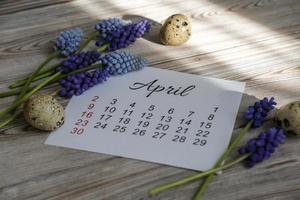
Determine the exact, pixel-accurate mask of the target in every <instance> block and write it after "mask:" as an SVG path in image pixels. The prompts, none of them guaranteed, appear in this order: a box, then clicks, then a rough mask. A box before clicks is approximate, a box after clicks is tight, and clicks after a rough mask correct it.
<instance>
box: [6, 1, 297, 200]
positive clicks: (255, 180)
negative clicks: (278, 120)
mask: <svg viewBox="0 0 300 200" xmlns="http://www.w3.org/2000/svg"><path fill="white" fill-rule="evenodd" d="M174 13H184V14H187V15H188V16H189V17H190V18H191V20H192V24H193V35H192V38H191V40H190V41H189V42H188V43H187V44H185V45H182V46H179V47H167V46H163V45H160V44H158V43H157V38H156V33H157V31H158V30H159V27H160V25H159V23H160V22H162V21H163V20H164V19H165V18H167V17H168V16H169V15H171V14H174ZM141 15H142V16H145V17H147V18H150V19H152V20H154V21H156V22H157V23H155V26H154V29H153V30H152V32H151V33H150V34H149V35H148V36H147V37H146V38H145V39H141V40H139V41H137V42H136V44H135V45H134V46H132V47H130V50H131V51H132V52H134V53H137V54H140V55H143V56H145V57H146V58H147V59H148V60H149V61H150V63H151V66H153V67H158V68H167V69H171V70H176V71H182V72H186V73H193V74H201V75H205V76H211V77H217V78H225V79H230V80H240V81H245V82H247V89H246V93H247V96H246V97H245V98H244V100H243V104H242V105H243V106H246V105H247V104H248V103H247V101H250V102H251V101H252V100H253V99H254V98H250V97H249V96H248V95H254V96H256V97H258V98H261V97H263V96H274V97H275V98H276V99H277V101H278V103H279V106H280V105H283V104H285V103H288V102H290V101H293V100H297V99H299V98H300V68H299V66H300V54H299V52H300V51H299V50H300V1H299V0H226V1H223V0H194V1H181V0H165V1H161V0H151V1H147V0H135V1H126V0H113V1H100V0H99V1H96V0H82V1H69V0H56V1H54V0H40V1H33V0H19V1H13V0H10V1H8V0H2V1H0V38H1V39H0V91H4V90H5V89H6V87H7V85H8V84H9V83H11V82H12V81H14V80H16V79H18V78H20V77H22V76H23V75H25V74H28V73H30V72H31V71H32V70H33V69H34V67H35V66H36V65H37V64H38V63H39V62H41V60H43V59H44V58H45V56H46V54H47V53H49V52H50V48H51V43H50V42H49V40H51V39H54V38H55V36H56V35H57V34H58V33H59V31H61V30H64V29H66V28H70V27H75V26H80V27H82V28H83V29H84V30H86V31H87V32H89V31H91V30H92V27H93V25H94V24H95V23H96V22H97V21H98V20H100V19H104V18H108V17H114V16H115V17H124V18H130V19H134V18H136V17H138V16H141ZM54 89H55V88H50V89H49V90H50V91H52V90H54ZM12 100H13V99H12V98H7V99H1V100H0V108H1V109H3V108H5V107H6V106H7V105H8V104H9V103H10V102H11V101H12ZM63 102H64V103H66V101H63ZM243 110H244V109H243V108H241V112H240V115H241V114H242V111H243ZM240 115H239V116H240ZM240 125H241V124H240V123H239V120H238V121H237V124H236V130H235V131H237V130H238V127H239V126H240ZM268 126H272V122H271V121H269V122H267V123H266V124H265V127H268ZM258 132H259V130H257V131H255V132H253V133H251V134H249V135H248V137H253V136H254V135H255V133H258ZM47 136H48V133H45V132H40V131H37V130H35V129H33V128H30V127H28V126H27V125H26V124H25V123H24V120H23V119H22V118H20V119H18V120H17V121H16V122H15V123H13V124H12V125H11V126H9V127H8V128H6V129H4V130H3V131H1V134H0V199H1V200H6V199H7V200H10V199H20V200H25V199H33V200H37V199H51V200H54V199H72V200H73V199H76V200H77V199H84V200H87V199H95V200H96V199H97V200H99V199H106V200H108V199H109V200H142V199H148V197H147V195H146V191H147V190H148V189H149V188H151V187H153V186H155V185H157V184H161V183H164V182H166V181H171V180H175V179H177V178H180V177H183V176H186V175H190V174H193V173H194V172H193V171H189V170H184V169H179V168H174V167H168V166H164V165H158V164H153V163H148V162H142V161H137V160H132V159H126V158H119V157H113V156H108V155H103V154H97V153H90V152H84V151H77V150H72V149H65V148H59V147H53V146H46V145H44V144H43V142H44V141H45V139H46V138H47ZM299 145H300V141H299V138H298V139H296V138H289V139H288V140H287V142H286V144H285V145H284V146H282V147H281V148H280V150H279V151H278V152H277V153H276V154H275V155H274V156H273V157H272V158H271V159H270V160H269V161H268V162H265V163H262V164H260V165H257V167H255V168H253V169H251V170H246V169H245V168H244V167H243V166H242V165H238V166H236V167H234V168H231V169H229V170H227V171H226V172H225V173H223V174H222V175H221V176H219V177H218V178H216V179H215V180H214V182H213V183H211V185H210V187H209V188H208V189H207V192H206V193H205V196H204V198H203V199H205V200H217V199H224V200H241V199H243V200H246V199H247V200H248V199H251V200H254V199H255V200H256V199H257V200H258V199H259V200H261V199H264V200H265V199H268V200H283V199H284V200H298V199H300V147H299ZM195 159H201V158H195ZM198 185H199V182H195V183H193V184H190V185H187V186H185V187H181V188H178V189H175V190H171V191H168V192H165V193H162V194H161V195H159V196H156V197H153V198H151V199H163V200H171V199H172V200H173V199H176V200H177V199H178V200H186V199H190V198H191V197H192V195H193V193H194V192H195V191H196V189H197V186H198Z"/></svg>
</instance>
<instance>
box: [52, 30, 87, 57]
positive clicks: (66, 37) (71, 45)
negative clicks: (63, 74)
mask: <svg viewBox="0 0 300 200" xmlns="http://www.w3.org/2000/svg"><path fill="white" fill-rule="evenodd" d="M82 39H83V31H82V30H81V29H80V28H74V29H69V30H65V31H63V32H61V33H60V34H59V35H58V37H57V38H56V40H55V44H54V49H55V50H59V51H60V53H61V54H62V55H63V56H66V57H67V56H69V55H71V54H73V53H74V52H75V51H76V50H77V49H78V47H79V46H80V42H81V41H82Z"/></svg>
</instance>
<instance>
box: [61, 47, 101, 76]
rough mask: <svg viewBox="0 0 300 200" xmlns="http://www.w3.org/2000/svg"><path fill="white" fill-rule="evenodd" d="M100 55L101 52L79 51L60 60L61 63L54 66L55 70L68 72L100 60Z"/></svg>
mask: <svg viewBox="0 0 300 200" xmlns="http://www.w3.org/2000/svg"><path fill="white" fill-rule="evenodd" d="M100 56H101V54H100V53H99V52H97V51H87V52H80V53H78V54H75V55H72V56H70V57H68V58H67V59H66V60H64V61H62V62H61V65H60V66H59V67H57V68H56V71H57V72H58V71H61V72H62V73H64V74H68V73H69V72H72V71H74V70H77V69H81V68H84V67H87V66H89V65H91V64H94V63H95V62H97V61H99V60H100Z"/></svg>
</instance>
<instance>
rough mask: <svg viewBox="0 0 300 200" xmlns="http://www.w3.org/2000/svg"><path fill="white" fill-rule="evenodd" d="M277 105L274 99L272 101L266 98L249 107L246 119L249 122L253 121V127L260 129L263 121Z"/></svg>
mask: <svg viewBox="0 0 300 200" xmlns="http://www.w3.org/2000/svg"><path fill="white" fill-rule="evenodd" d="M276 104H277V103H276V102H275V101H274V97H272V98H270V100H269V99H268V98H267V97H265V98H264V99H263V100H260V101H257V102H255V104H254V106H249V107H248V109H247V111H246V114H245V119H246V120H247V122H249V121H251V120H253V123H252V127H253V128H258V127H260V126H261V125H262V122H263V120H264V119H265V118H266V116H267V115H268V113H269V112H270V111H271V110H273V109H274V105H276Z"/></svg>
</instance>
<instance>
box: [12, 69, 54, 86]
mask: <svg viewBox="0 0 300 200" xmlns="http://www.w3.org/2000/svg"><path fill="white" fill-rule="evenodd" d="M53 74H54V71H53V72H51V71H49V72H46V73H39V74H38V75H37V76H36V77H35V78H34V79H33V80H32V82H36V81H39V80H41V79H44V78H47V77H49V76H51V75H53ZM27 80H28V77H27V78H25V79H22V80H19V81H16V82H14V83H13V84H11V85H10V86H9V88H10V89H14V88H18V87H22V86H24V85H25V83H26V82H27Z"/></svg>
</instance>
